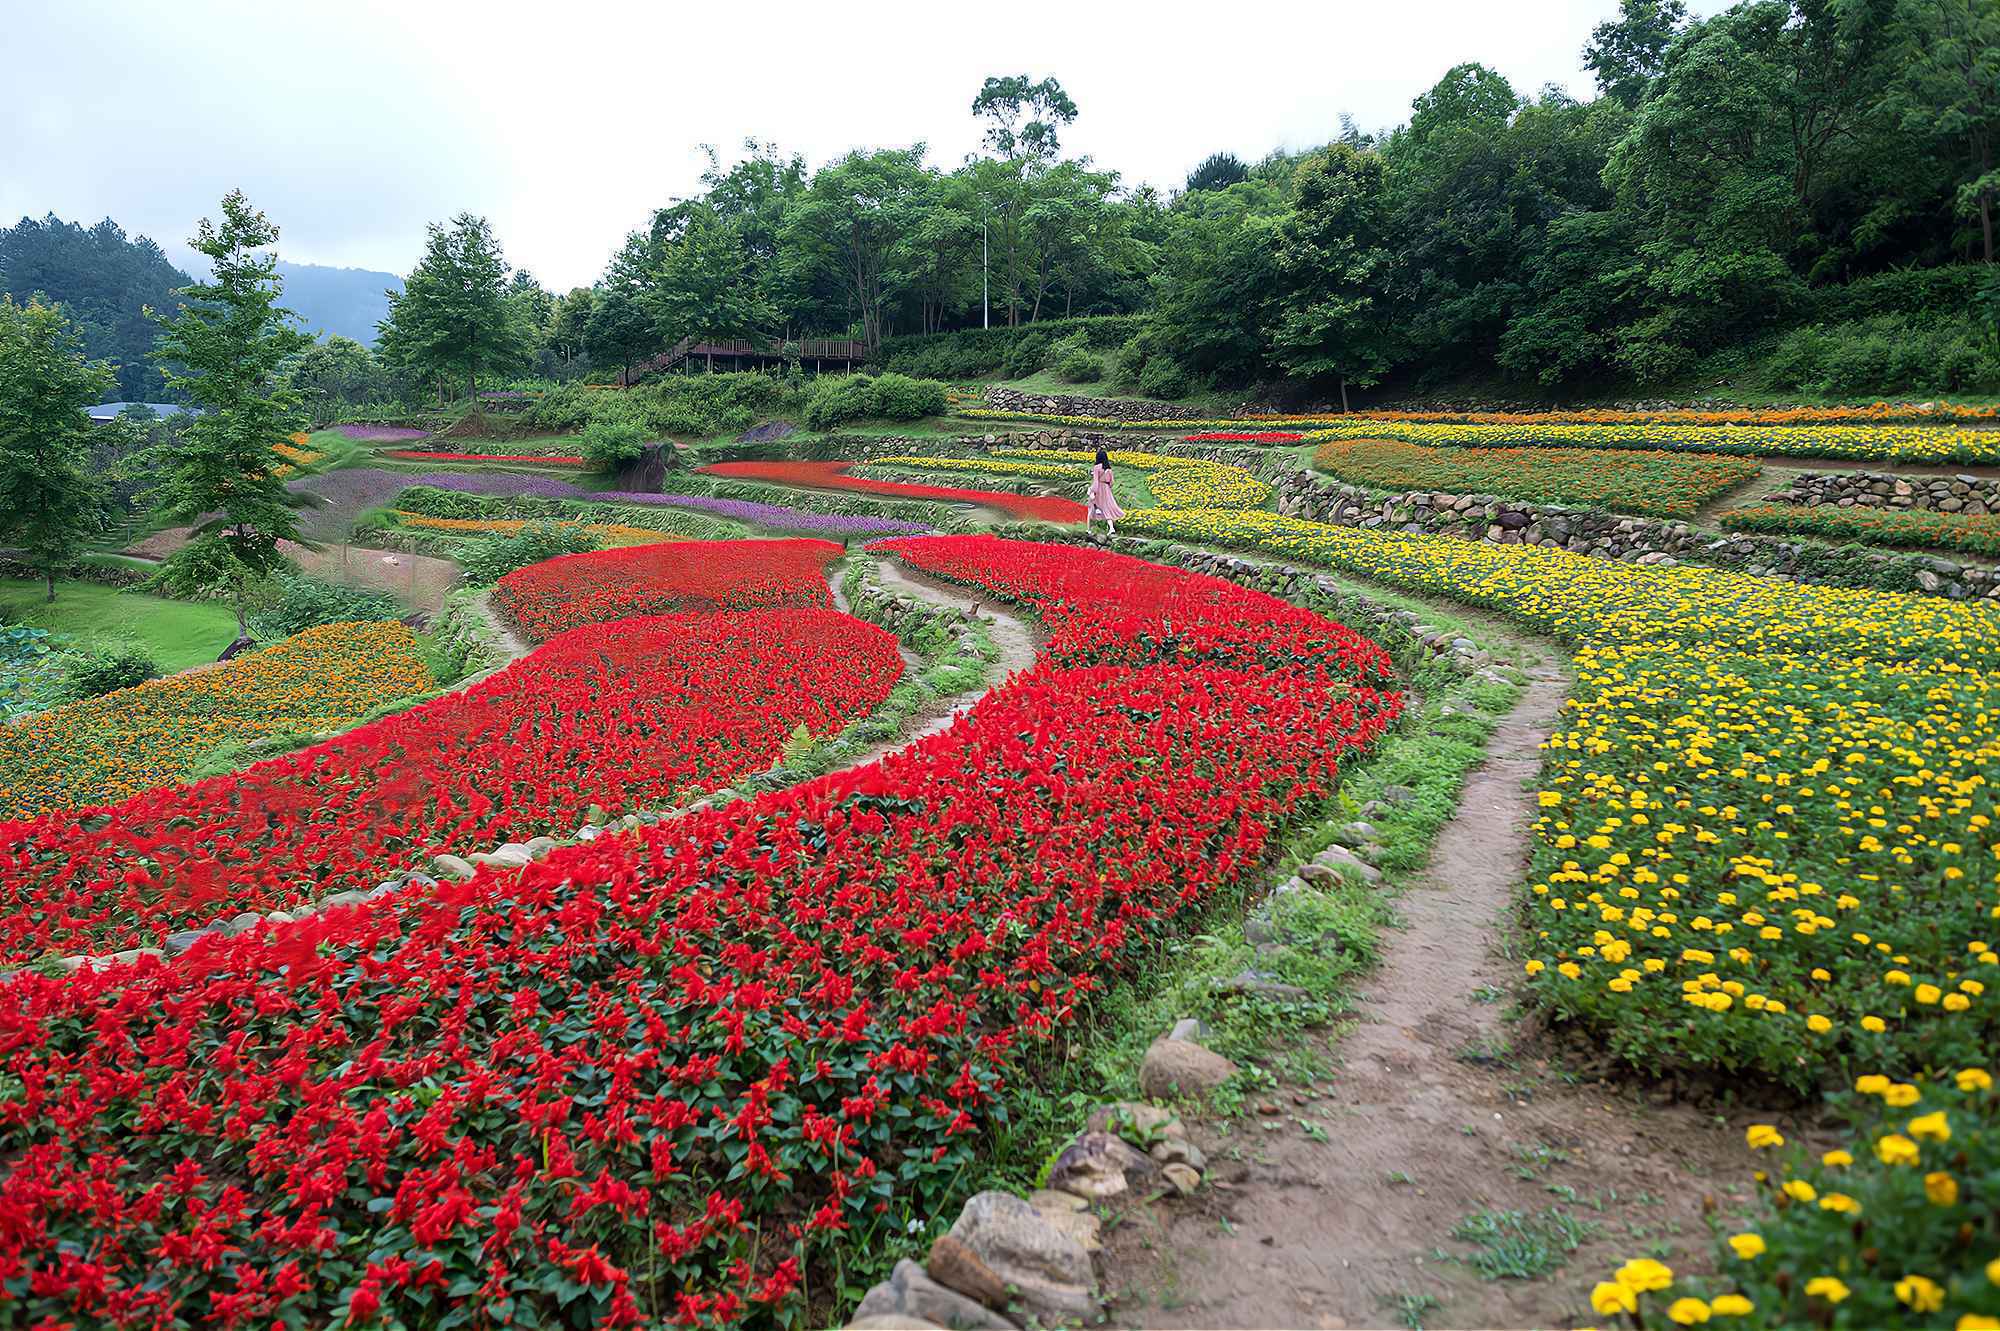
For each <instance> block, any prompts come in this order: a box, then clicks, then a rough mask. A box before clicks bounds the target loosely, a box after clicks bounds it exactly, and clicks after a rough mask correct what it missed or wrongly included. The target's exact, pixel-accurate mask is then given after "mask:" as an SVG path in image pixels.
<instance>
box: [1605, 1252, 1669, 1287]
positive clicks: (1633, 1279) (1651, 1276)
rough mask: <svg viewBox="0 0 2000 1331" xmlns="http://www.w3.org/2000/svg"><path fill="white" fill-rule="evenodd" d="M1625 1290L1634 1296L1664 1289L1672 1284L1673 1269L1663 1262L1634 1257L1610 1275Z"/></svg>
mask: <svg viewBox="0 0 2000 1331" xmlns="http://www.w3.org/2000/svg"><path fill="white" fill-rule="evenodd" d="M1611 1276H1612V1279H1614V1280H1616V1281H1617V1282H1618V1283H1619V1284H1621V1285H1623V1286H1625V1288H1627V1289H1629V1290H1631V1291H1633V1292H1634V1293H1636V1294H1645V1293H1649V1292H1651V1291H1652V1290H1656V1289H1665V1288H1666V1287H1667V1286H1668V1285H1671V1284H1673V1283H1674V1269H1673V1268H1672V1267H1671V1266H1668V1265H1667V1264H1666V1263H1664V1262H1656V1261H1654V1260H1653V1259H1652V1258H1650V1257H1634V1258H1633V1259H1632V1260H1631V1261H1629V1262H1627V1263H1625V1265H1623V1266H1621V1267H1619V1268H1618V1269H1617V1270H1616V1271H1614V1272H1612V1273H1611Z"/></svg>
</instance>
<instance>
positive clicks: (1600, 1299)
mask: <svg viewBox="0 0 2000 1331" xmlns="http://www.w3.org/2000/svg"><path fill="white" fill-rule="evenodd" d="M1638 1308H1639V1296H1638V1295H1636V1294H1634V1293H1633V1292H1632V1291H1631V1290H1630V1289H1628V1288H1627V1287H1626V1286H1624V1285H1621V1284H1619V1283H1618V1282H1617V1281H1615V1280H1600V1281H1599V1282H1598V1283H1597V1287H1596V1288H1595V1289H1593V1290H1591V1291H1590V1309H1591V1311H1592V1312H1594V1313H1596V1314H1597V1315H1598V1316H1599V1317H1613V1316H1616V1315H1617V1314H1619V1313H1629V1312H1636V1311H1638Z"/></svg>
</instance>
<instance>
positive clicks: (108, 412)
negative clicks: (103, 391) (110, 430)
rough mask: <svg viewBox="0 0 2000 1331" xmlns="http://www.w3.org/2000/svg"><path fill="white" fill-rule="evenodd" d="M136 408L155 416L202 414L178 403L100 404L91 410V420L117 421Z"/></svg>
mask: <svg viewBox="0 0 2000 1331" xmlns="http://www.w3.org/2000/svg"><path fill="white" fill-rule="evenodd" d="M134 407H146V408H149V409H150V410H151V411H152V413H153V414H154V415H155V416H178V415H180V414H181V413H182V412H187V413H188V414H190V415H195V416H198V415H200V414H201V413H200V412H199V411H198V410H196V409H195V408H193V407H183V406H182V405H180V404H179V403H178V402H100V403H98V404H97V405H96V406H94V407H92V408H90V419H92V420H94V421H115V420H117V419H118V418H119V417H120V416H123V415H124V414H125V413H126V412H127V411H130V410H131V409H132V408H134Z"/></svg>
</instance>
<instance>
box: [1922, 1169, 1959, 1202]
mask: <svg viewBox="0 0 2000 1331" xmlns="http://www.w3.org/2000/svg"><path fill="white" fill-rule="evenodd" d="M1924 1196H1926V1197H1928V1198H1930V1199H1931V1205H1932V1206H1956V1205H1958V1180H1957V1179H1955V1178H1953V1177H1952V1176H1951V1175H1949V1174H1947V1173H1945V1172H1944V1171H1943V1170H1937V1171H1934V1172H1932V1173H1929V1174H1926V1175H1924Z"/></svg>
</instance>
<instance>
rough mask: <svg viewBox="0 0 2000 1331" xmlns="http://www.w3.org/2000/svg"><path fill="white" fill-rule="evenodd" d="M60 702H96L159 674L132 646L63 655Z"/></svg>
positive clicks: (148, 658) (107, 646) (103, 646)
mask: <svg viewBox="0 0 2000 1331" xmlns="http://www.w3.org/2000/svg"><path fill="white" fill-rule="evenodd" d="M58 669H59V670H60V673H61V680H62V684H61V689H62V696H63V699H64V701H67V702H79V701H81V700H82V699H85V698H99V697H102V696H103V695H105V694H107V693H116V692H117V691H118V690H119V689H129V688H132V687H133V686H134V685H138V684H143V683H145V682H146V681H147V680H149V679H153V678H155V677H156V676H158V675H159V673H160V667H159V664H158V663H157V662H155V661H154V660H153V658H152V656H151V655H150V654H149V653H148V652H147V651H146V649H145V648H143V647H140V646H138V645H137V644H135V643H101V644H97V645H94V646H91V647H83V648H75V649H72V650H70V651H67V652H65V653H63V655H62V658H61V663H60V665H59V667H58Z"/></svg>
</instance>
